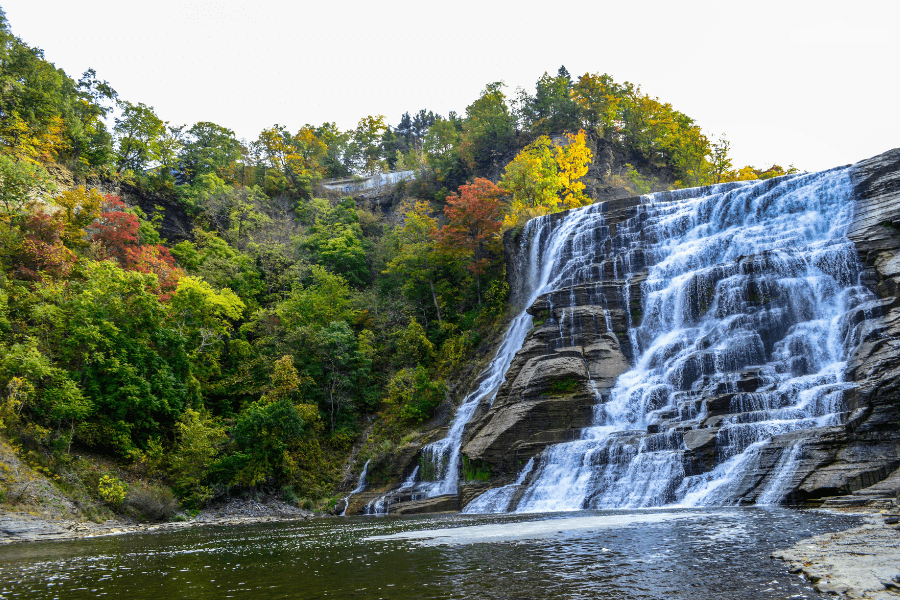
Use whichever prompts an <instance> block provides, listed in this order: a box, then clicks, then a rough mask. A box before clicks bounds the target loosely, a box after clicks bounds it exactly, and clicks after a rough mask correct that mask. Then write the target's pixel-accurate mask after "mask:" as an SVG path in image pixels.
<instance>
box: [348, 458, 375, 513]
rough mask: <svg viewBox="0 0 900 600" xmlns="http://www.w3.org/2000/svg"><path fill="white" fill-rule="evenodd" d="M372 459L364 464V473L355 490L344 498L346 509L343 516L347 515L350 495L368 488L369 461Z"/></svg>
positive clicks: (360, 476) (361, 474)
mask: <svg viewBox="0 0 900 600" xmlns="http://www.w3.org/2000/svg"><path fill="white" fill-rule="evenodd" d="M370 462H371V460H367V461H366V464H364V465H363V470H362V473H360V474H359V479H358V480H357V482H356V487H355V488H353V491H352V492H350V493H349V494H347V497H346V498H344V511H343V512H342V513H341V516H342V517H346V516H347V507H348V506H350V496H352V495H353V494H358V493H360V492H361V491H363V490H365V489H366V475H368V474H369V463H370Z"/></svg>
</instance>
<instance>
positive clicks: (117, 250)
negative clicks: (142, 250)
mask: <svg viewBox="0 0 900 600" xmlns="http://www.w3.org/2000/svg"><path fill="white" fill-rule="evenodd" d="M139 228H140V221H138V218H137V217H136V216H135V215H133V214H131V213H129V212H125V203H124V202H122V200H120V199H119V197H118V196H107V197H106V202H104V203H103V212H101V213H100V219H99V220H98V221H97V222H96V223H94V225H93V226H92V228H91V229H92V230H93V234H94V236H93V237H94V239H95V240H98V241H99V242H100V243H101V244H103V249H104V250H105V251H106V255H107V256H109V257H111V258H115V259H116V260H118V261H119V264H121V265H123V266H124V264H125V256H126V249H127V248H134V247H136V246H138V244H139V243H140V239H139V238H138V229H139Z"/></svg>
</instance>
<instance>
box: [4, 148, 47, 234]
mask: <svg viewBox="0 0 900 600" xmlns="http://www.w3.org/2000/svg"><path fill="white" fill-rule="evenodd" d="M55 188H56V185H55V184H54V183H53V179H52V178H51V177H50V174H49V173H47V171H46V169H44V168H43V167H41V166H40V165H36V164H33V163H30V162H27V161H24V160H20V161H17V160H15V159H14V158H12V157H10V156H7V155H5V154H0V208H2V210H3V215H2V217H3V220H5V221H7V222H9V221H10V219H14V218H16V217H18V216H21V215H23V214H24V210H25V207H26V206H27V205H28V203H29V202H31V201H32V199H33V196H34V195H36V194H39V193H41V192H44V193H46V192H49V191H51V190H53V189H55Z"/></svg>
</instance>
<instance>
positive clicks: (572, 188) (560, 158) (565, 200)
mask: <svg viewBox="0 0 900 600" xmlns="http://www.w3.org/2000/svg"><path fill="white" fill-rule="evenodd" d="M566 138H567V140H568V143H567V144H566V145H564V146H559V147H557V148H556V165H557V172H558V174H559V175H558V176H559V186H560V189H559V195H560V198H561V199H562V206H563V208H565V209H569V208H578V207H579V206H584V205H585V204H590V203H591V199H590V198H588V197H587V196H585V195H584V183H582V182H581V178H582V177H584V176H585V175H587V172H588V167H589V166H590V164H591V159H592V158H593V156H592V154H591V150H590V148H588V147H587V144H586V143H585V136H584V131H579V132H578V133H577V134H571V133H567V134H566Z"/></svg>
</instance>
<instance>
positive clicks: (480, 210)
mask: <svg viewBox="0 0 900 600" xmlns="http://www.w3.org/2000/svg"><path fill="white" fill-rule="evenodd" d="M502 195H503V190H501V189H500V188H499V187H497V186H496V185H494V184H493V183H491V182H490V181H489V180H487V179H483V178H481V177H476V178H475V182H474V183H470V184H468V185H461V186H459V195H458V196H457V195H456V194H450V195H449V196H447V205H446V206H445V207H444V215H446V217H447V220H448V222H447V224H446V225H444V227H442V228H441V230H440V233H439V237H440V243H441V246H443V247H444V248H445V249H446V250H448V251H449V252H451V253H453V254H456V255H457V256H458V257H459V258H460V260H461V261H462V262H464V263H466V268H467V269H468V270H469V271H470V272H471V273H472V274H473V275H474V276H475V284H476V286H477V289H478V303H479V304H481V275H482V274H484V271H485V270H486V269H487V267H488V265H489V264H490V261H489V260H488V259H487V258H486V257H485V245H486V243H487V242H488V241H489V240H491V239H493V238H494V237H495V236H496V234H497V232H499V231H500V227H501V225H502V223H503V214H502V210H501V207H500V197H501V196H502Z"/></svg>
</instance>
